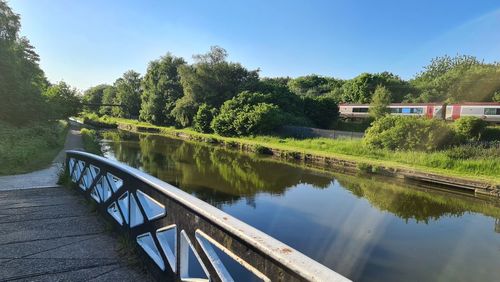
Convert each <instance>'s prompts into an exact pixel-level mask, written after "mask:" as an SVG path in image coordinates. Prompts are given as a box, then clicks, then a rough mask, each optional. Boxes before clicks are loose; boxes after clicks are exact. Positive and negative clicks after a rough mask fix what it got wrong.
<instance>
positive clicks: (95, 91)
mask: <svg viewBox="0 0 500 282" xmlns="http://www.w3.org/2000/svg"><path fill="white" fill-rule="evenodd" d="M108 87H109V85H106V84H100V85H97V86H93V87H90V88H89V89H87V90H85V92H83V97H82V103H83V104H85V105H84V110H86V111H88V112H94V113H98V112H99V109H100V107H99V105H100V104H102V97H103V94H104V90H105V89H106V88H108Z"/></svg>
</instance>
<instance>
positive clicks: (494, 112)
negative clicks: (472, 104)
mask: <svg viewBox="0 0 500 282" xmlns="http://www.w3.org/2000/svg"><path fill="white" fill-rule="evenodd" d="M484 114H485V115H500V108H485V109H484Z"/></svg>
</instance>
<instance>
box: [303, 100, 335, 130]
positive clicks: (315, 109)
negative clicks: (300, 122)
mask: <svg viewBox="0 0 500 282" xmlns="http://www.w3.org/2000/svg"><path fill="white" fill-rule="evenodd" d="M303 102H304V115H305V116H306V117H307V118H309V119H310V120H311V121H312V122H313V123H314V124H315V125H316V126H317V127H319V128H326V129H328V128H331V127H332V126H333V125H334V124H335V123H336V121H337V119H338V116H339V108H338V106H337V102H336V101H335V100H334V99H333V98H331V97H314V98H312V97H304V99H303Z"/></svg>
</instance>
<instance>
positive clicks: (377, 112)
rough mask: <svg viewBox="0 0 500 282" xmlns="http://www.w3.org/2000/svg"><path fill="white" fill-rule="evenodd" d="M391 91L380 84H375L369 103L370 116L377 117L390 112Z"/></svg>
mask: <svg viewBox="0 0 500 282" xmlns="http://www.w3.org/2000/svg"><path fill="white" fill-rule="evenodd" d="M390 103H391V92H390V91H389V90H388V89H387V88H385V87H384V86H382V85H379V86H377V88H376V89H375V93H373V97H372V102H371V104H370V116H371V117H372V118H374V119H379V118H381V117H383V116H385V115H387V114H389V113H390V109H389V108H388V106H389V104H390Z"/></svg>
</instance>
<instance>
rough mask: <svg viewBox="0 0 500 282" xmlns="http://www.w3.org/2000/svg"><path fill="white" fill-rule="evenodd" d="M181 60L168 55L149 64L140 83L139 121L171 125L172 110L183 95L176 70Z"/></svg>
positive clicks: (183, 62) (181, 62)
mask: <svg viewBox="0 0 500 282" xmlns="http://www.w3.org/2000/svg"><path fill="white" fill-rule="evenodd" d="M185 64H186V62H185V61H184V59H183V58H179V57H174V56H173V55H171V54H170V53H168V54H167V55H165V56H163V57H161V58H160V59H159V60H155V61H152V62H150V63H149V66H148V70H147V72H146V75H145V76H144V79H143V82H142V88H143V93H142V96H141V99H142V105H141V110H140V119H141V120H144V121H148V122H151V123H154V124H173V123H174V121H175V120H174V118H173V116H172V110H173V109H174V107H175V103H176V102H177V100H178V99H180V98H181V97H182V95H183V91H182V85H181V83H180V76H179V72H178V68H179V67H180V66H184V65H185Z"/></svg>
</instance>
